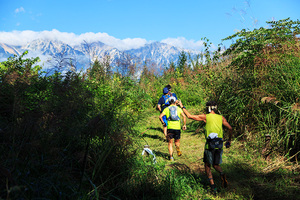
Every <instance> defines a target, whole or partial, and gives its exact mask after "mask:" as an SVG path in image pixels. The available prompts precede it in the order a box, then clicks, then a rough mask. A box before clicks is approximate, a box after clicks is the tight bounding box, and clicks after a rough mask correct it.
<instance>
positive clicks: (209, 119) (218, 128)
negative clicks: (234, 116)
mask: <svg viewBox="0 0 300 200" xmlns="http://www.w3.org/2000/svg"><path fill="white" fill-rule="evenodd" d="M222 125H223V117H222V115H218V114H207V115H206V126H205V128H206V135H205V137H206V138H207V137H208V136H209V134H211V133H217V134H218V138H223V127H222Z"/></svg>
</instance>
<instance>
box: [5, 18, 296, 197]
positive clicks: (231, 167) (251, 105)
mask: <svg viewBox="0 0 300 200" xmlns="http://www.w3.org/2000/svg"><path fill="white" fill-rule="evenodd" d="M268 24H269V25H270V27H269V28H259V29H254V30H241V31H239V32H237V33H236V34H234V35H232V36H228V37H227V38H225V39H224V40H232V41H234V42H233V44H232V45H231V46H230V47H229V48H227V49H223V48H221V46H220V48H219V49H218V50H217V51H214V52H213V53H211V51H210V49H211V45H212V44H211V43H210V42H209V40H208V39H206V40H205V47H206V49H205V50H204V52H203V54H201V55H199V56H198V57H197V58H191V57H189V55H188V54H186V53H184V52H182V53H181V54H180V56H179V61H178V63H171V64H170V65H169V66H167V67H166V69H164V71H163V73H161V72H157V71H156V70H155V69H154V68H152V67H151V66H147V63H145V66H144V69H143V72H142V74H141V76H140V77H139V79H137V78H136V76H134V73H135V70H134V66H128V68H126V69H124V71H123V72H122V73H121V72H112V70H111V68H110V63H109V62H108V61H107V60H96V61H95V62H94V63H93V64H92V65H91V66H90V68H89V69H88V70H87V71H86V72H84V73H77V72H74V71H72V70H71V69H70V71H68V72H67V73H60V72H59V71H57V72H55V73H53V74H51V75H49V74H45V73H44V72H43V71H42V67H41V66H38V65H36V64H35V63H37V61H38V60H39V58H24V56H25V55H26V53H27V52H25V53H24V54H23V55H21V56H19V57H17V56H16V57H11V58H9V59H8V60H7V61H4V62H1V63H0V82H1V84H0V141H1V146H0V149H1V164H0V176H1V179H0V180H1V182H0V186H1V187H0V197H1V198H2V199H205V198H206V199H209V198H215V199H297V198H298V199H299V196H300V194H299V186H300V183H299V181H300V172H299V170H300V168H299V164H298V160H299V158H300V156H299V155H300V154H299V152H300V139H299V130H300V125H299V117H300V102H299V96H300V95H299V93H300V91H299V89H300V41H299V34H300V22H299V20H297V21H292V20H290V19H283V20H279V21H272V22H268ZM167 84H170V85H171V86H172V91H173V92H175V93H176V94H177V96H178V97H179V98H180V99H181V101H182V102H183V103H184V105H185V106H186V107H187V109H188V110H190V111H191V112H193V113H194V114H199V113H201V112H204V105H205V103H206V102H207V101H208V100H215V101H217V102H218V104H219V108H218V109H219V110H220V112H221V113H222V115H224V116H225V117H226V118H227V120H228V121H229V122H230V124H231V125H232V126H233V129H234V130H233V134H234V137H233V138H234V142H233V145H232V150H231V151H229V150H226V151H225V153H224V155H225V156H226V157H225V162H224V164H225V170H228V171H230V172H229V175H231V177H232V179H231V182H232V187H231V188H229V189H228V191H226V190H222V191H221V193H220V194H218V195H216V196H213V195H212V194H209V193H207V191H206V189H207V180H206V177H205V175H204V174H203V173H202V172H203V169H202V165H203V164H202V160H201V158H202V154H203V147H202V144H201V143H197V142H196V141H198V140H199V142H202V143H203V140H202V139H201V138H202V136H201V134H202V133H203V124H202V123H199V122H192V121H188V130H187V131H186V132H183V139H182V141H183V142H184V143H183V144H184V145H183V147H184V149H185V150H184V153H185V155H187V154H188V155H190V156H189V157H183V158H181V159H178V160H177V161H176V160H175V163H177V164H174V163H170V162H169V161H168V160H167V159H166V158H165V154H167V153H168V151H167V143H166V142H165V141H164V138H163V137H162V133H161V125H160V123H159V119H158V115H159V112H158V111H156V110H155V106H156V104H157V101H158V99H159V98H160V97H161V95H162V90H163V88H164V87H165V86H166V85H167ZM185 134H186V136H184V135H185ZM184 137H185V138H184ZM266 138H270V141H269V142H268V143H266ZM147 143H150V147H154V150H155V151H154V153H155V155H156V157H157V162H156V163H153V161H152V157H151V156H149V157H146V159H145V157H143V156H141V151H142V149H143V146H144V145H145V144H147ZM198 145H199V146H198ZM196 146H197V148H195V147H196ZM198 147H199V148H198ZM197 150H198V151H199V152H196V151H197ZM147 158H149V159H147ZM226 164H227V165H226ZM229 181H230V177H229Z"/></svg>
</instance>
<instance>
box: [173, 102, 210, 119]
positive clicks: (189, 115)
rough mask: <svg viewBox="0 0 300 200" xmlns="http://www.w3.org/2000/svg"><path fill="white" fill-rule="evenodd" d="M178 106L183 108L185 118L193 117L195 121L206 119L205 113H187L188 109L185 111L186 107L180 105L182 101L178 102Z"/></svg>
mask: <svg viewBox="0 0 300 200" xmlns="http://www.w3.org/2000/svg"><path fill="white" fill-rule="evenodd" d="M178 104H179V106H180V108H181V109H182V110H183V112H184V114H186V116H187V118H189V119H193V120H196V121H205V120H206V115H205V114H201V115H192V114H190V113H189V111H187V109H186V108H185V107H184V106H183V105H182V102H179V103H178Z"/></svg>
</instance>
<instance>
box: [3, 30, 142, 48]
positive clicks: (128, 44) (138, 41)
mask: <svg viewBox="0 0 300 200" xmlns="http://www.w3.org/2000/svg"><path fill="white" fill-rule="evenodd" d="M39 38H40V39H48V40H59V41H62V42H65V43H67V44H69V45H71V46H74V45H79V44H81V43H82V42H83V41H84V40H85V41H86V42H95V41H101V42H103V43H105V44H106V45H109V46H112V47H116V48H118V49H120V50H126V49H132V48H139V47H142V46H144V45H145V44H146V43H147V40H146V39H142V38H126V39H123V40H121V39H118V38H115V37H113V36H110V35H108V34H107V33H92V32H88V33H83V34H80V35H76V34H74V33H67V32H60V31H58V30H56V29H53V30H52V31H41V32H35V31H30V30H26V31H12V32H0V42H1V43H6V44H8V45H25V44H27V43H28V42H31V41H33V40H36V39H39Z"/></svg>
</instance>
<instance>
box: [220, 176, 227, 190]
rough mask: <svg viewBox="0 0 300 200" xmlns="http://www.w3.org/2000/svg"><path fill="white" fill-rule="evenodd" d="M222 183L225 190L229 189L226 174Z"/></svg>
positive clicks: (222, 178) (222, 177)
mask: <svg viewBox="0 0 300 200" xmlns="http://www.w3.org/2000/svg"><path fill="white" fill-rule="evenodd" d="M221 183H222V187H223V188H227V186H228V181H227V179H226V175H225V174H222V175H221Z"/></svg>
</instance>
